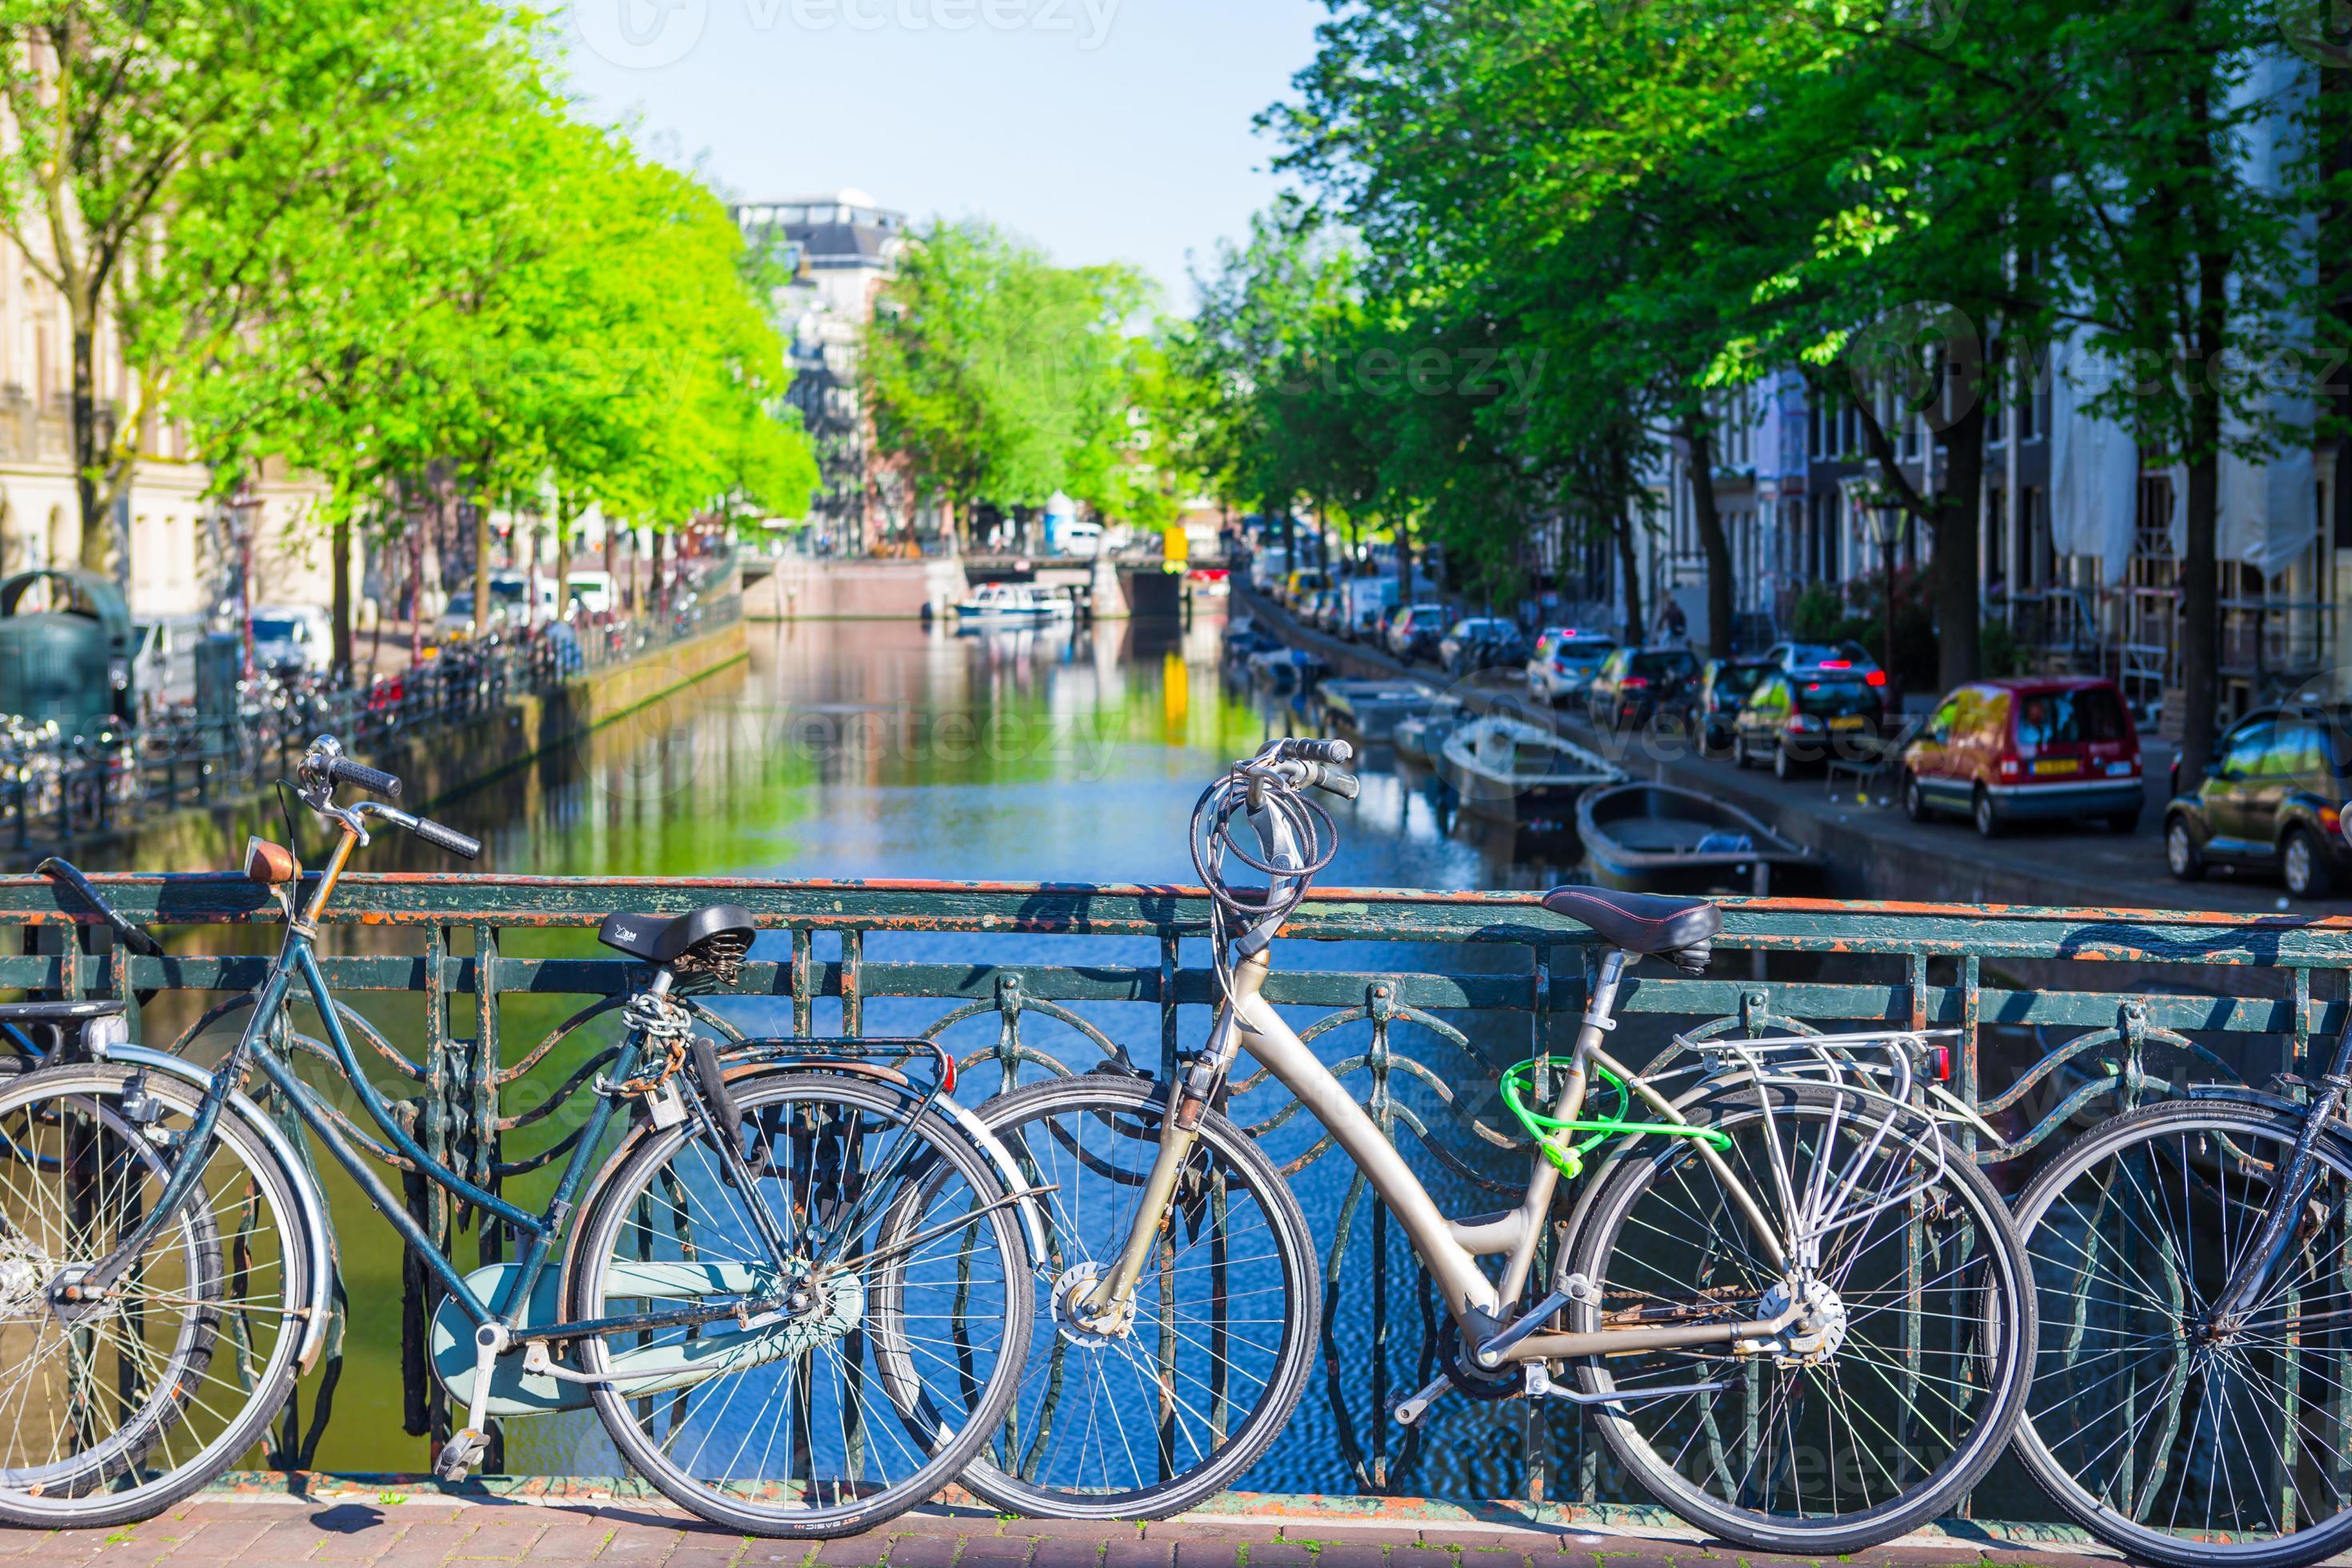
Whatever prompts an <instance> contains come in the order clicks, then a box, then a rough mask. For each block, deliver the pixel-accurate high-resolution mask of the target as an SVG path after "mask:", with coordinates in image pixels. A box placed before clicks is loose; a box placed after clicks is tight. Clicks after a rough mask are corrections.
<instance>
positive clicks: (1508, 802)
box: [1437, 716, 1625, 828]
mask: <svg viewBox="0 0 2352 1568" xmlns="http://www.w3.org/2000/svg"><path fill="white" fill-rule="evenodd" d="M1437 765H1438V772H1439V773H1440V774H1441V775H1442V776H1443V777H1444V780H1445V782H1446V784H1448V785H1450V786H1452V788H1453V790H1454V794H1455V795H1458V796H1459V797H1460V798H1461V802H1462V809H1463V810H1465V811H1473V812H1476V813H1477V814H1478V815H1479V816H1490V817H1493V818H1495V819H1496V821H1499V822H1516V823H1518V824H1519V825H1521V826H1534V825H1537V824H1542V825H1544V826H1550V827H1555V828H1564V827H1568V826H1571V825H1572V824H1573V823H1574V821H1575V817H1576V803H1577V799H1578V797H1579V796H1580V795H1583V794H1584V792H1585V791H1586V790H1589V789H1594V788H1598V787H1600V786H1601V785H1603V784H1622V783H1624V782H1625V774H1624V771H1623V770H1622V769H1621V768H1618V767H1616V766H1614V765H1612V763H1608V762H1606V761H1604V760H1602V759H1601V757H1599V756H1598V755H1596V754H1594V753H1593V752H1588V751H1586V750H1585V749H1584V748H1583V747H1582V746H1580V745H1578V744H1576V743H1575V742H1572V741H1567V740H1563V739H1561V738H1560V737H1559V736H1558V735H1555V734H1553V733H1552V732H1551V731H1549V730H1538V728H1536V727H1535V726H1534V725H1533V724H1523V723H1521V722H1519V721H1517V719H1502V718H1496V717H1492V716H1489V717H1487V718H1484V719H1473V720H1470V721H1468V722H1466V723H1464V724H1461V725H1458V726H1456V727H1455V729H1454V732H1453V733H1452V734H1450V735H1448V736H1446V738H1445V744H1444V748H1443V749H1442V750H1441V751H1440V752H1439V753H1438V764H1437Z"/></svg>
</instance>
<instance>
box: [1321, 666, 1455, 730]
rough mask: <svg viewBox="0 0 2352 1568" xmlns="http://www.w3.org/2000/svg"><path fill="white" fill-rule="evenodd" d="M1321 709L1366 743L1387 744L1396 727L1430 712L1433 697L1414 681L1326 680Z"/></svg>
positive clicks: (1427, 690) (1432, 694)
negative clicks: (1324, 709) (1418, 715)
mask: <svg viewBox="0 0 2352 1568" xmlns="http://www.w3.org/2000/svg"><path fill="white" fill-rule="evenodd" d="M1322 696H1323V706H1324V707H1325V708H1327V709H1328V710H1330V712H1331V715H1332V717H1333V718H1335V719H1338V720H1339V721H1340V722H1341V723H1343V724H1345V725H1346V726H1347V727H1348V728H1349V729H1350V730H1353V731H1355V732H1356V734H1357V735H1358V736H1359V737H1360V738H1361V739H1363V740H1366V741H1386V740H1389V739H1391V738H1392V737H1393V736H1394V735H1395V734H1396V730H1397V726H1398V724H1400V723H1402V721H1405V720H1407V719H1410V718H1412V717H1413V716H1414V715H1416V714H1420V713H1426V712H1428V711H1429V709H1430V705H1431V704H1432V703H1433V702H1435V701H1436V700H1437V696H1436V693H1434V692H1433V691H1431V690H1430V689H1429V688H1428V687H1426V686H1423V685H1422V684H1421V683H1420V682H1419V681H1413V680H1327V681H1325V682H1324V683H1323V687H1322Z"/></svg>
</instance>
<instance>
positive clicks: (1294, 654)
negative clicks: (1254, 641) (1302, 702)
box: [1249, 647, 1330, 691]
mask: <svg viewBox="0 0 2352 1568" xmlns="http://www.w3.org/2000/svg"><path fill="white" fill-rule="evenodd" d="M1328 668H1330V667H1329V666H1328V665H1327V664H1325V663H1324V662H1323V661H1322V660H1321V659H1320V658H1317V657H1316V656H1315V655H1313V654H1311V653H1309V652H1307V650H1306V649H1305V648H1303V647H1273V648H1269V649H1267V650H1266V651H1265V652H1264V653H1254V654H1252V655H1250V658H1249V672H1250V674H1251V676H1252V677H1253V678H1254V679H1258V680H1262V681H1264V682H1265V684H1266V685H1268V686H1271V687H1273V688H1274V689H1276V690H1277V691H1288V690H1294V689H1296V690H1299V691H1304V690H1305V689H1307V688H1308V687H1310V686H1312V685H1314V684H1315V683H1316V682H1317V681H1318V680H1320V679H1323V672H1324V671H1325V670H1326V669H1328Z"/></svg>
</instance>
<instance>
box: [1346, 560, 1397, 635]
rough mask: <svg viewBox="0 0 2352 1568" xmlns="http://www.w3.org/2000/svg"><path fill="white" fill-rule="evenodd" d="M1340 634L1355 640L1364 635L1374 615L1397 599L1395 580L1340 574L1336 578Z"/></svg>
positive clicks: (1389, 577) (1377, 614) (1376, 615)
mask: <svg viewBox="0 0 2352 1568" xmlns="http://www.w3.org/2000/svg"><path fill="white" fill-rule="evenodd" d="M1396 602H1397V580H1396V579H1395V578H1394V577H1392V576H1387V577H1343V578H1341V579H1340V580H1339V604H1340V621H1339V635H1340V636H1341V637H1346V638H1347V639H1348V640H1349V642H1355V641H1357V640H1359V639H1360V638H1362V637H1364V636H1365V635H1366V628H1368V627H1369V626H1370V625H1371V624H1372V623H1373V621H1374V619H1375V618H1376V617H1378V616H1381V613H1382V612H1384V611H1386V610H1387V609H1389V608H1390V607H1391V605H1394V604H1395V603H1396Z"/></svg>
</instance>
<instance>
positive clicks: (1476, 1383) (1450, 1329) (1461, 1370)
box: [1437, 1316, 1527, 1401]
mask: <svg viewBox="0 0 2352 1568" xmlns="http://www.w3.org/2000/svg"><path fill="white" fill-rule="evenodd" d="M1437 1365H1438V1370H1440V1371H1441V1372H1443V1373H1445V1375H1446V1376H1448V1377H1450V1378H1452V1379H1453V1380H1454V1391H1455V1392H1456V1393H1458V1394H1468V1395H1469V1396H1470V1397H1471V1398H1473V1399H1484V1400H1489V1401H1492V1400H1497V1399H1511V1398H1515V1397H1516V1396H1517V1395H1518V1394H1522V1393H1524V1392H1526V1388H1527V1384H1526V1383H1525V1381H1524V1380H1523V1379H1522V1378H1521V1377H1520V1375H1519V1373H1518V1371H1517V1367H1516V1366H1514V1367H1513V1369H1512V1370H1511V1371H1510V1372H1508V1373H1499V1372H1488V1371H1487V1370H1486V1368H1484V1367H1482V1366H1477V1365H1474V1364H1473V1363H1471V1361H1470V1358H1469V1357H1467V1356H1465V1355H1464V1354H1463V1353H1462V1331H1461V1329H1459V1328H1458V1327H1456V1326H1455V1324H1454V1320H1453V1318H1452V1317H1451V1316H1448V1317H1447V1318H1446V1319H1445V1320H1444V1321H1443V1322H1441V1323H1439V1324H1438V1325H1437Z"/></svg>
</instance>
